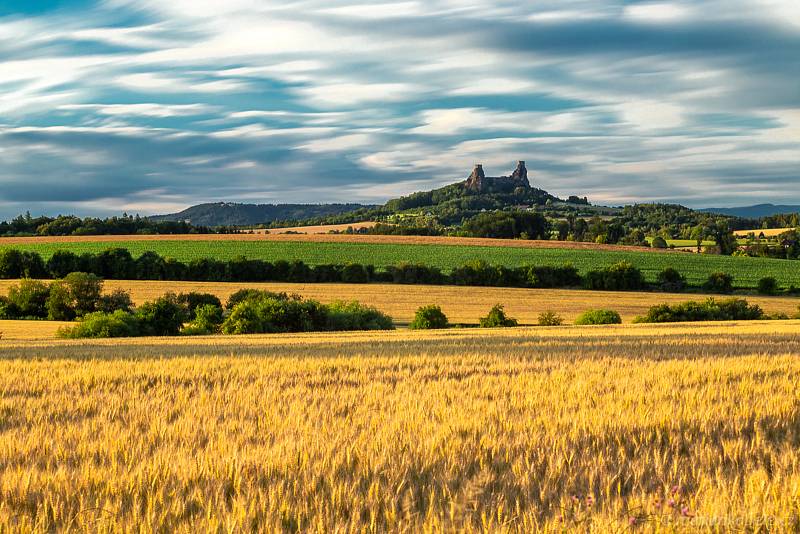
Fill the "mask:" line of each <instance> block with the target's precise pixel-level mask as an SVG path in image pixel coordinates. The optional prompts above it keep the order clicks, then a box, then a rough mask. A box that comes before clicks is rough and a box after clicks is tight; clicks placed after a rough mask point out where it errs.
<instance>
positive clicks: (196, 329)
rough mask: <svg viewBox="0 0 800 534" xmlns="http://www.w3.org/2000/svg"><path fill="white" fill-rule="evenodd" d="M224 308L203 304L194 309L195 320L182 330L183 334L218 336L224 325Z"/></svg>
mask: <svg viewBox="0 0 800 534" xmlns="http://www.w3.org/2000/svg"><path fill="white" fill-rule="evenodd" d="M222 321H223V316H222V307H221V306H215V305H214V304H201V305H199V306H197V307H196V308H195V309H194V320H193V321H192V322H191V323H190V324H189V325H188V326H186V327H185V328H184V329H183V330H181V334H184V335H192V336H201V335H210V334H216V333H218V332H219V331H220V327H221V325H222Z"/></svg>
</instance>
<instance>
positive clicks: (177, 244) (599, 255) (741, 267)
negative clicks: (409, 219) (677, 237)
mask: <svg viewBox="0 0 800 534" xmlns="http://www.w3.org/2000/svg"><path fill="white" fill-rule="evenodd" d="M312 237H313V236H312ZM323 237H327V236H323ZM2 246H3V244H2V242H0V248H2ZM9 246H13V247H14V248H21V249H25V250H31V251H35V252H38V253H40V254H42V255H43V256H44V257H49V256H50V255H51V254H52V253H53V252H55V251H56V250H71V251H73V252H76V253H83V252H99V251H102V250H104V249H106V248H108V247H112V246H114V247H123V248H127V249H129V250H130V251H131V253H132V254H133V255H135V256H138V255H140V254H142V253H143V252H145V251H148V250H152V251H155V252H158V253H159V254H162V255H164V256H168V257H172V258H175V259H178V260H181V261H190V260H193V259H198V258H205V257H213V258H218V259H221V260H226V259H231V258H234V257H236V256H246V257H248V258H256V259H264V260H273V261H274V260H280V259H282V260H290V261H291V260H301V261H304V262H306V263H308V264H312V265H317V264H326V263H346V262H354V263H363V264H372V265H375V266H377V267H385V266H388V265H395V264H398V263H401V262H404V261H407V262H413V263H425V264H428V265H433V266H437V267H439V268H441V269H443V270H445V271H449V270H451V269H452V268H454V267H457V266H459V265H463V264H464V263H467V262H470V261H474V260H476V259H478V258H480V259H483V260H485V261H487V262H489V263H492V264H502V265H506V266H510V267H513V266H520V265H530V264H536V265H562V264H564V263H572V264H573V265H575V267H576V268H577V269H578V270H579V271H580V272H581V273H586V272H587V271H590V270H593V269H599V268H602V267H605V266H608V265H611V264H614V263H617V262H620V261H629V262H631V263H633V264H634V265H635V266H637V267H639V268H640V269H642V271H643V272H644V274H645V277H646V278H647V280H648V281H655V278H656V276H657V274H658V273H659V272H660V271H661V270H663V269H664V268H666V267H675V268H677V269H678V270H679V271H681V272H682V273H684V275H685V276H686V277H687V279H688V281H689V283H691V284H695V285H700V284H702V283H703V282H704V281H705V280H706V278H707V277H708V275H709V274H710V273H712V272H715V271H722V272H727V273H729V274H731V275H733V277H734V279H735V281H734V283H735V285H736V286H737V287H741V288H755V287H757V285H758V280H759V279H761V278H763V277H766V276H772V277H774V278H775V279H776V280H778V283H779V284H780V285H781V286H783V287H788V286H790V285H794V286H798V287H800V268H798V265H800V264H798V263H797V262H796V261H791V260H777V259H767V258H746V257H742V258H739V257H736V258H734V257H729V256H711V255H701V254H689V253H680V252H663V253H656V252H645V251H638V250H636V251H625V250H593V249H591V248H517V247H509V246H470V245H443V244H436V245H433V244H396V243H351V242H313V241H296V242H295V241H243V240H231V241H226V240H223V239H217V240H209V241H187V240H176V241H170V240H156V241H102V242H98V241H79V242H70V243H54V242H29V243H24V244H15V245H9Z"/></svg>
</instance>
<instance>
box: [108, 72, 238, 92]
mask: <svg viewBox="0 0 800 534" xmlns="http://www.w3.org/2000/svg"><path fill="white" fill-rule="evenodd" d="M116 82H117V83H118V84H120V85H123V86H125V87H130V88H133V89H138V90H140V91H146V92H156V93H158V92H162V93H185V92H195V93H218V92H241V91H246V90H247V89H248V88H249V85H248V84H247V83H246V82H243V81H239V80H211V81H200V80H192V79H189V78H177V77H174V76H169V75H167V74H162V73H154V72H137V73H134V74H125V75H122V76H120V77H118V78H117V79H116Z"/></svg>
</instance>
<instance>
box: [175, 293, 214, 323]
mask: <svg viewBox="0 0 800 534" xmlns="http://www.w3.org/2000/svg"><path fill="white" fill-rule="evenodd" d="M177 302H178V304H180V305H182V306H183V307H184V308H186V317H187V319H188V320H189V321H193V320H194V318H195V310H196V309H197V308H199V307H200V306H205V305H211V306H216V307H217V308H220V309H221V308H222V303H221V302H220V300H219V298H217V296H216V295H212V294H211V293H197V292H194V291H192V292H190V293H179V294H178V297H177Z"/></svg>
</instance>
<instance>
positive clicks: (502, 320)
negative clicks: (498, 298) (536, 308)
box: [478, 304, 519, 328]
mask: <svg viewBox="0 0 800 534" xmlns="http://www.w3.org/2000/svg"><path fill="white" fill-rule="evenodd" d="M478 322H479V324H480V326H481V328H501V327H510V326H517V325H518V324H519V323H517V320H516V319H512V318H511V317H508V316H507V315H506V312H505V310H504V309H503V306H502V305H501V304H495V305H494V306H493V307H492V309H491V310H489V315H487V316H486V317H481V318H480V320H479V321H478Z"/></svg>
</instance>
